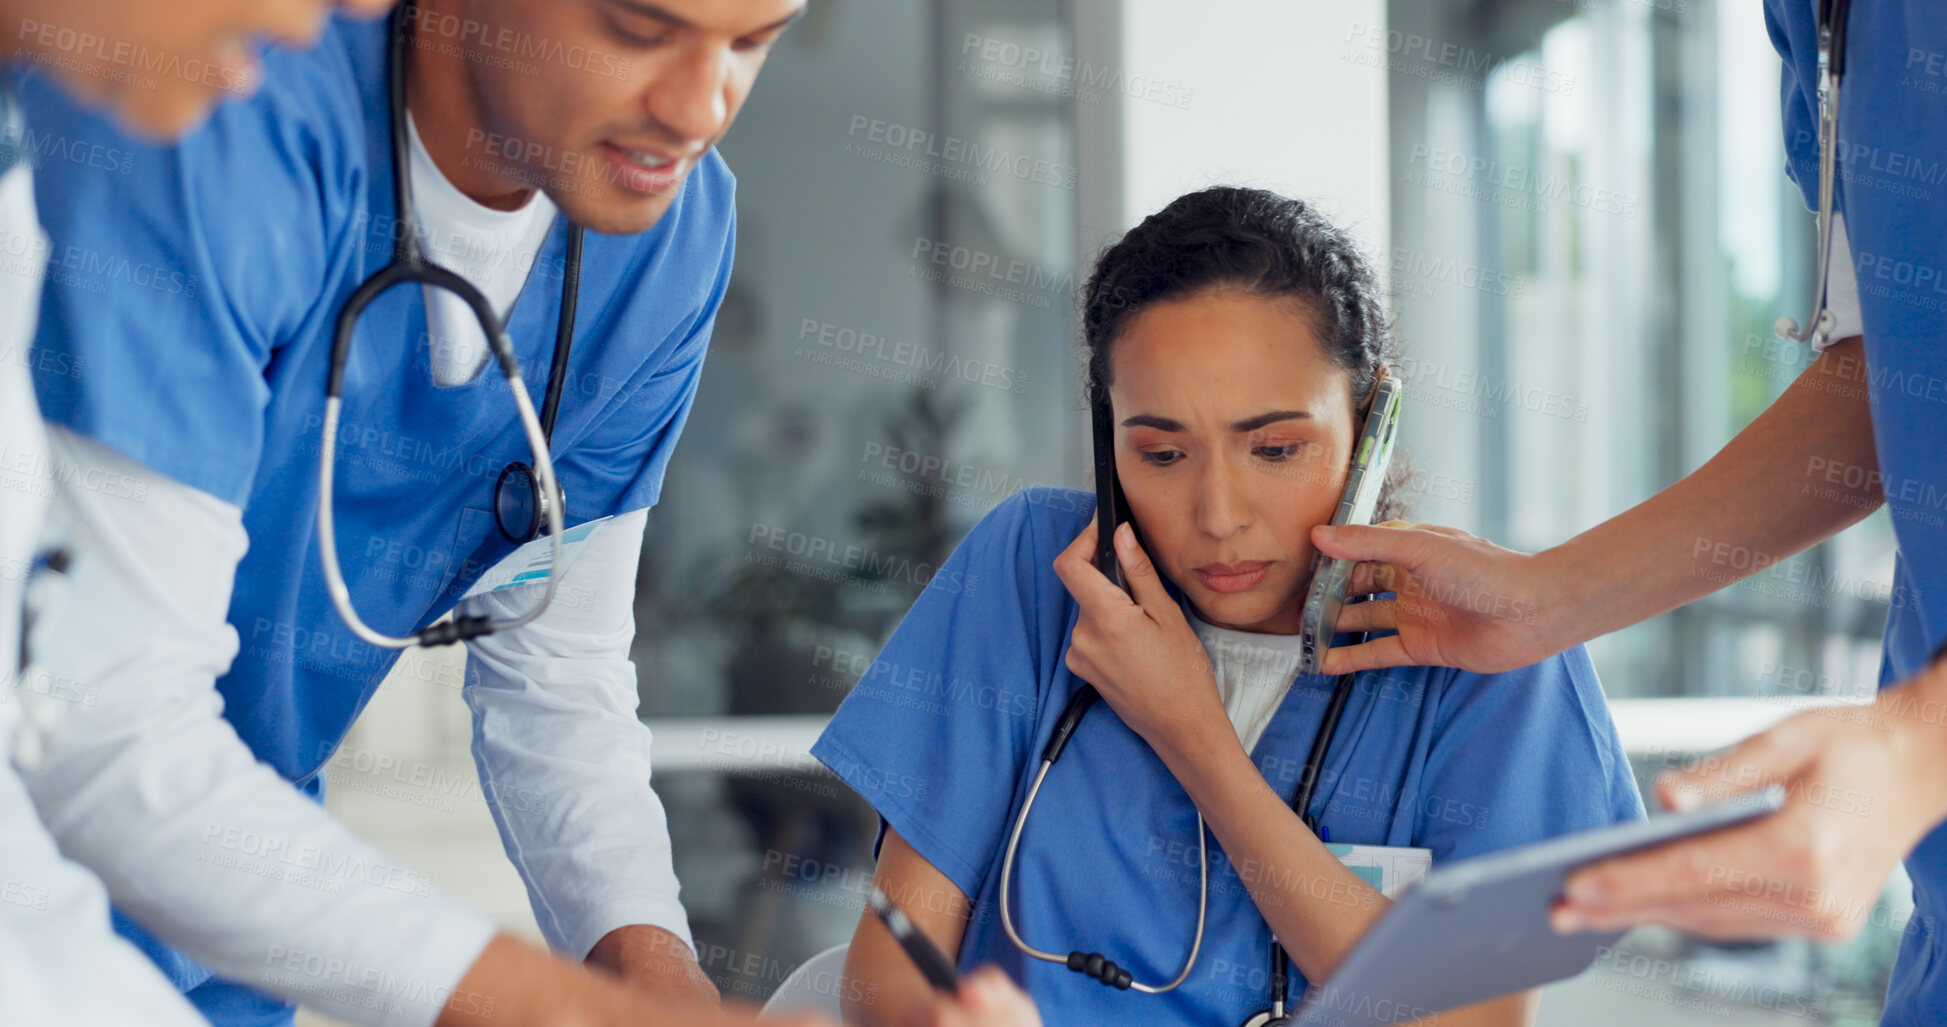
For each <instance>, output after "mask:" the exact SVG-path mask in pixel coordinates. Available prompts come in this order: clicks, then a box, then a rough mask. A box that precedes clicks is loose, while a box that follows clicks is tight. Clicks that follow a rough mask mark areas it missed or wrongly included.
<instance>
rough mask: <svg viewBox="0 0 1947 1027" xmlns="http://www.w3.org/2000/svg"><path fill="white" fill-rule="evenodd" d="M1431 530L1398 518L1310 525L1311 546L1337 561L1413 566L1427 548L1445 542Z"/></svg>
mask: <svg viewBox="0 0 1947 1027" xmlns="http://www.w3.org/2000/svg"><path fill="white" fill-rule="evenodd" d="M1448 541H1450V540H1449V539H1443V538H1441V537H1439V536H1438V535H1436V534H1435V533H1434V532H1430V531H1426V530H1424V529H1422V528H1421V527H1420V526H1418V525H1409V524H1406V523H1404V522H1401V521H1393V522H1389V523H1388V524H1386V525H1374V524H1340V525H1333V524H1319V525H1314V526H1313V527H1312V545H1314V546H1316V547H1317V548H1318V550H1319V551H1320V552H1322V553H1324V554H1325V555H1326V556H1329V557H1332V558H1334V559H1338V560H1358V561H1360V562H1367V561H1372V562H1377V563H1390V564H1397V565H1399V566H1401V567H1406V568H1409V569H1410V568H1414V567H1418V566H1419V565H1420V564H1421V563H1423V562H1425V560H1426V557H1427V554H1428V553H1429V551H1430V550H1429V547H1431V546H1435V545H1439V544H1440V543H1442V542H1448Z"/></svg>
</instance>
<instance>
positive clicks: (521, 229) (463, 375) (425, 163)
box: [406, 116, 557, 386]
mask: <svg viewBox="0 0 1947 1027" xmlns="http://www.w3.org/2000/svg"><path fill="white" fill-rule="evenodd" d="M406 124H407V127H408V131H409V133H410V134H411V136H412V199H413V220H414V222H415V223H416V224H417V226H418V229H419V243H420V245H421V246H422V247H424V249H425V253H426V259H428V260H430V261H432V262H433V263H435V264H438V265H439V266H440V267H443V268H446V269H447V270H448V271H452V272H454V273H456V274H458V275H459V276H460V277H461V278H464V279H466V280H467V281H469V282H471V283H473V286H474V287H475V288H477V289H479V290H480V291H481V292H482V293H484V294H485V295H486V297H487V302H488V303H489V304H491V305H492V306H493V308H494V312H495V313H498V314H499V315H500V316H501V319H502V320H503V321H504V320H506V318H507V314H508V312H509V311H511V310H513V308H514V301H515V300H517V299H519V298H520V294H521V288H522V286H524V285H526V284H527V275H528V272H529V271H531V270H533V268H534V260H535V256H536V255H537V254H539V253H540V252H541V244H542V243H544V242H546V241H547V238H548V230H549V229H550V228H552V227H553V226H554V216H555V214H556V213H557V210H556V208H555V205H554V201H552V200H550V199H548V198H547V196H546V195H545V194H543V193H542V192H541V191H540V190H538V189H537V190H535V192H534V195H533V197H532V198H530V199H529V200H528V201H527V204H526V205H525V206H523V207H521V208H520V209H519V210H495V209H493V208H492V207H485V206H481V205H480V204H478V203H476V202H474V201H473V199H472V198H471V197H469V196H467V195H466V194H465V193H463V192H461V191H460V190H459V189H458V188H457V187H455V186H454V185H453V183H452V182H450V181H448V180H447V178H446V175H445V174H444V173H443V172H441V171H440V170H439V165H437V164H435V163H433V155H432V154H431V153H428V152H427V150H426V144H425V143H423V142H421V141H420V138H419V129H418V128H417V127H416V126H414V125H413V124H412V119H411V118H410V116H408V118H407V119H406ZM426 331H427V334H428V335H429V336H431V338H432V367H433V382H434V383H435V384H437V385H442V386H453V385H464V384H466V383H467V382H470V381H472V380H473V379H474V378H475V377H477V376H479V374H480V369H481V368H483V367H485V366H486V364H487V337H486V335H485V334H483V333H482V332H481V331H480V322H479V320H478V319H477V318H475V317H474V316H473V311H472V310H471V309H470V308H468V307H467V305H466V304H465V303H462V302H461V301H460V298H459V297H457V296H455V295H453V294H452V293H450V292H447V291H446V290H444V289H433V288H428V289H427V290H426Z"/></svg>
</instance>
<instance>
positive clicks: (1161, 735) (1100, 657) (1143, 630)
mask: <svg viewBox="0 0 1947 1027" xmlns="http://www.w3.org/2000/svg"><path fill="white" fill-rule="evenodd" d="M1095 539H1096V528H1095V522H1094V521H1093V520H1090V521H1089V523H1088V527H1087V528H1086V529H1084V530H1083V532H1082V533H1081V534H1080V535H1079V536H1076V538H1075V541H1073V542H1071V543H1069V545H1068V548H1067V549H1064V550H1062V552H1061V555H1060V556H1057V557H1056V558H1055V573H1056V574H1057V575H1059V576H1060V577H1061V581H1062V584H1064V585H1066V586H1068V593H1069V594H1070V595H1072V596H1074V597H1075V602H1076V603H1077V604H1079V605H1080V606H1081V608H1082V610H1081V615H1080V616H1079V617H1078V618H1077V619H1076V621H1075V632H1074V634H1073V635H1072V636H1071V638H1070V640H1069V645H1068V669H1069V670H1071V671H1073V672H1075V675H1076V676H1077V677H1080V678H1081V679H1082V680H1084V681H1086V682H1088V683H1089V684H1091V685H1094V686H1095V689H1096V691H1098V692H1101V693H1102V698H1103V699H1106V700H1108V703H1109V705H1110V706H1112V707H1114V708H1115V712H1116V715H1117V716H1119V717H1121V718H1122V720H1123V722H1124V723H1126V724H1128V725H1129V727H1130V728H1131V729H1133V730H1134V731H1135V732H1136V733H1137V734H1139V735H1141V736H1142V737H1143V740H1144V741H1146V742H1148V743H1149V745H1150V748H1153V749H1155V750H1156V751H1157V752H1158V753H1159V754H1161V755H1163V756H1164V758H1165V760H1166V761H1167V760H1168V758H1169V757H1170V755H1171V754H1172V753H1173V752H1182V751H1186V750H1195V749H1196V748H1198V747H1199V746H1201V745H1205V744H1208V743H1207V742H1206V741H1205V740H1204V739H1205V738H1214V737H1217V736H1218V735H1217V734H1216V733H1217V732H1219V730H1220V733H1221V735H1223V736H1228V737H1229V738H1230V739H1231V740H1232V741H1233V742H1235V741H1236V738H1237V735H1236V733H1235V732H1234V731H1233V730H1232V729H1231V726H1230V718H1229V716H1228V715H1227V714H1225V713H1224V703H1223V699H1222V698H1220V697H1219V696H1218V694H1217V678H1216V674H1215V672H1214V671H1212V670H1211V668H1210V656H1209V654H1208V653H1206V652H1204V648H1203V642H1202V641H1200V640H1199V639H1198V638H1197V633H1196V631H1194V630H1193V629H1192V628H1191V627H1190V622H1189V620H1188V619H1187V618H1185V617H1184V616H1183V610H1182V609H1181V608H1180V607H1178V606H1177V604H1176V600H1174V599H1172V598H1170V595H1169V592H1168V591H1167V590H1165V589H1164V587H1163V579H1162V578H1161V577H1160V576H1159V575H1158V574H1157V572H1156V565H1155V564H1154V563H1152V562H1150V559H1149V556H1148V554H1146V553H1144V552H1143V549H1142V545H1141V544H1140V543H1138V542H1137V541H1136V533H1135V531H1134V530H1133V529H1132V528H1130V526H1129V525H1127V524H1124V525H1122V526H1121V527H1120V528H1118V529H1117V530H1116V537H1115V549H1116V557H1117V560H1118V562H1120V563H1121V565H1122V579H1123V580H1124V581H1126V582H1128V583H1129V592H1128V593H1124V592H1123V591H1122V590H1121V589H1119V588H1117V587H1116V586H1115V583H1114V582H1112V581H1110V580H1109V579H1108V578H1107V577H1106V576H1104V575H1103V574H1102V572H1101V571H1100V570H1097V569H1096V567H1095V561H1094V556H1095V548H1096V543H1095ZM1206 732H1209V733H1210V734H1205V733H1206Z"/></svg>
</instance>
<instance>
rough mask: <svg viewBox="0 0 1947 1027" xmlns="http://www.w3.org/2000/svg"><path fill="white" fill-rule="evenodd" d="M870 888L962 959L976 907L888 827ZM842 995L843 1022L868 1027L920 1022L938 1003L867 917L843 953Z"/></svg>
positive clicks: (897, 949)
mask: <svg viewBox="0 0 1947 1027" xmlns="http://www.w3.org/2000/svg"><path fill="white" fill-rule="evenodd" d="M872 884H873V886H874V887H876V888H878V889H879V890H880V891H882V892H885V893H886V896H887V897H888V898H890V899H892V901H893V902H895V903H897V904H898V905H899V907H900V908H901V909H903V910H905V911H906V915H907V917H908V918H910V919H911V920H912V922H913V923H914V925H915V926H917V927H918V928H919V929H920V930H921V931H922V932H923V933H924V934H925V935H926V937H927V938H928V939H930V940H931V941H932V942H933V944H934V946H936V947H937V948H938V949H939V950H940V951H941V952H942V953H945V954H946V956H947V958H948V959H953V958H955V957H956V956H958V954H959V952H960V945H961V942H962V941H963V940H964V939H965V938H966V932H967V921H968V919H969V917H970V916H971V914H972V910H973V904H972V903H971V902H970V901H968V899H967V896H966V895H965V894H964V893H962V892H961V891H960V889H959V888H958V887H956V886H955V885H954V883H953V881H952V880H951V879H950V878H948V877H947V876H946V875H945V874H943V873H941V872H940V870H939V869H938V868H937V867H935V866H933V864H931V863H929V862H927V860H926V858H925V857H924V856H921V855H920V854H919V853H918V852H917V851H916V850H914V849H913V847H912V845H911V844H909V843H908V842H907V841H906V840H905V839H904V838H901V837H900V836H899V833H898V832H897V831H894V830H892V829H891V828H890V827H888V828H887V829H886V835H885V839H884V841H883V842H881V844H880V846H879V865H878V867H877V868H876V869H875V870H874V872H873V875H872ZM839 988H840V990H839V1004H840V1005H841V1006H842V1007H843V1009H844V1011H845V1018H846V1022H847V1023H856V1024H861V1025H863V1027H896V1025H899V1024H907V1023H914V1022H919V1020H920V1018H921V1016H922V1014H924V1013H925V1012H926V1011H927V1010H929V1009H931V1008H932V1007H933V1006H935V1005H937V1004H938V1003H939V1002H940V1001H941V996H940V995H939V993H937V992H935V991H934V990H933V988H932V986H931V985H929V984H928V983H927V981H926V979H925V978H924V977H922V976H920V973H919V970H918V969H917V968H915V967H914V966H913V961H912V959H911V958H909V957H908V956H907V955H906V953H905V951H904V950H902V949H901V948H900V947H899V942H898V941H897V940H896V939H894V938H893V936H892V932H891V931H888V930H886V926H885V925H884V924H882V923H880V922H879V918H878V917H876V916H874V915H873V914H872V912H871V911H870V910H867V911H866V912H864V913H863V914H861V915H860V917H859V926H858V930H857V931H855V932H854V933H853V935H852V944H851V947H850V948H848V949H847V950H846V953H845V974H844V980H841V981H840V982H839Z"/></svg>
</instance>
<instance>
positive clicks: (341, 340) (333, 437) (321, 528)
mask: <svg viewBox="0 0 1947 1027" xmlns="http://www.w3.org/2000/svg"><path fill="white" fill-rule="evenodd" d="M411 7H412V5H411V4H410V3H407V4H404V5H402V6H401V7H400V8H399V9H398V10H397V11H395V12H394V13H393V16H392V24H391V62H390V66H389V67H388V69H387V73H386V85H387V91H388V94H389V106H390V111H389V113H390V119H391V126H390V127H391V137H392V199H393V207H394V209H395V212H396V213H397V225H396V227H395V231H394V235H393V240H392V262H391V263H389V264H387V265H386V266H385V267H383V268H380V269H379V271H378V273H376V274H374V275H372V276H371V277H370V278H367V279H366V280H365V281H364V283H362V284H361V285H359V287H358V289H357V290H356V291H354V292H353V293H352V295H351V298H350V299H348V300H346V301H345V305H344V307H343V308H342V309H340V310H339V312H338V320H337V324H336V327H335V330H334V334H333V336H332V342H331V365H330V367H331V370H330V374H329V377H328V378H327V380H326V383H325V411H324V435H323V438H322V440H321V442H320V444H319V453H320V457H319V467H318V540H319V544H320V545H319V548H320V550H321V555H322V557H323V560H324V573H325V588H326V590H327V591H329V592H330V593H331V602H332V605H334V606H336V607H337V608H338V615H339V616H341V617H343V618H344V619H345V623H346V624H347V625H348V626H349V627H350V628H351V629H352V631H353V633H354V634H356V635H358V637H359V638H361V639H364V640H365V641H366V642H369V643H371V644H372V645H375V646H380V647H382V648H386V649H409V648H411V647H413V646H415V645H423V646H435V645H450V644H452V643H454V642H461V641H465V640H467V639H469V638H478V637H480V636H482V635H489V634H492V633H493V632H496V631H504V630H506V629H508V628H517V627H520V626H521V625H523V624H526V623H528V622H529V621H532V620H533V619H534V618H536V617H539V616H540V615H541V613H542V611H544V610H546V609H547V608H548V604H549V603H551V602H553V601H554V592H555V586H556V583H557V580H556V579H557V578H558V577H559V575H560V570H561V531H562V527H563V525H562V518H563V516H564V515H565V510H564V508H565V506H566V497H565V496H563V495H562V492H561V485H560V482H559V481H558V480H557V479H556V478H555V473H554V461H553V459H552V457H551V456H550V455H549V447H550V446H551V445H552V443H553V440H554V422H555V417H556V415H558V414H559V413H560V411H561V387H562V384H563V382H564V381H565V380H566V378H567V373H568V353H569V349H570V346H571V345H572V343H573V340H574V331H575V302H576V298H577V296H578V295H579V291H580V286H581V249H582V228H581V226H580V225H576V224H573V223H572V222H571V223H570V224H569V226H568V245H567V248H568V253H567V258H568V259H567V267H566V272H565V274H564V275H563V276H562V280H561V320H560V322H559V323H558V324H557V326H556V327H555V334H554V359H553V363H552V364H551V365H550V366H549V368H548V377H547V379H546V382H545V388H546V392H547V395H546V397H545V399H543V401H542V407H541V415H540V416H539V417H538V418H537V417H536V416H535V414H534V403H533V401H532V400H531V399H529V398H528V395H527V386H526V384H525V383H524V382H523V381H522V378H521V370H520V364H519V363H518V362H517V361H516V360H515V357H514V344H513V341H512V340H510V339H509V338H508V337H507V329H506V326H505V325H503V324H501V321H500V316H499V315H498V314H496V313H494V309H493V305H492V304H491V303H489V302H488V300H487V297H486V296H485V295H483V294H482V293H481V292H480V290H479V289H477V288H475V287H474V286H473V283H471V282H469V281H467V280H466V279H464V278H462V277H460V276H459V275H457V274H454V273H453V272H451V271H448V270H446V269H445V268H443V267H440V266H439V265H437V264H432V263H428V262H427V260H426V258H425V255H424V254H422V253H421V252H420V250H419V236H418V232H417V226H416V225H415V223H414V218H413V205H412V165H411V161H410V157H409V150H408V147H407V144H406V73H405V64H406V45H407V42H408V39H409V38H410V34H411V30H410V27H409V24H408V20H407V12H408V11H409V10H410V9H411ZM413 284H417V285H420V286H424V287H429V288H434V289H444V290H445V291H447V292H450V293H452V294H453V295H455V296H458V297H459V298H460V299H461V300H462V301H463V302H465V303H466V305H467V306H468V308H470V309H471V310H472V311H473V316H474V317H475V318H476V319H477V320H478V321H479V322H480V330H481V331H482V332H483V333H484V334H485V335H486V337H487V344H488V345H489V346H490V347H491V348H492V350H493V354H494V357H495V359H496V360H498V361H499V363H500V370H501V373H502V374H504V375H506V377H507V385H508V391H510V392H512V393H513V396H514V406H515V409H516V410H517V411H518V412H519V414H520V420H521V428H522V431H523V433H524V434H525V435H526V436H527V445H528V448H529V450H530V451H531V452H532V454H533V459H534V462H533V464H531V465H530V464H527V463H523V462H521V461H515V462H513V463H510V464H508V465H507V466H506V468H505V469H503V470H502V471H501V472H500V477H499V479H497V480H496V481H495V482H494V521H495V522H496V523H497V524H498V525H499V527H500V531H501V534H502V535H504V536H506V537H507V539H508V541H510V542H513V543H515V544H520V543H524V542H528V541H530V540H532V539H535V538H538V537H539V536H540V535H541V534H542V533H543V532H545V533H546V534H547V535H549V536H550V537H551V538H552V540H553V545H552V548H553V563H552V565H551V568H550V572H549V574H548V577H547V581H546V591H545V592H544V593H543V594H542V596H541V600H540V602H538V603H536V604H535V605H534V607H533V609H531V610H529V611H527V612H526V613H524V614H521V615H520V616H518V617H514V618H511V619H506V620H497V619H495V618H492V617H484V616H477V617H454V618H453V619H452V620H450V621H442V622H440V623H438V624H434V625H432V626H430V627H427V628H425V629H423V630H421V631H419V632H416V633H414V634H411V635H405V636H398V637H395V636H392V635H386V634H382V633H380V632H378V631H374V630H373V629H372V628H370V627H368V626H367V625H366V624H365V622H364V621H363V620H361V619H360V618H359V616H358V611H357V610H355V609H353V607H352V600H351V590H350V588H348V587H347V586H346V584H345V576H344V573H343V572H342V571H341V569H340V568H339V566H338V541H337V532H336V530H335V528H334V526H333V523H332V514H331V497H332V471H333V467H332V465H333V462H334V457H335V454H336V451H337V442H338V417H339V408H340V407H341V405H342V400H343V396H344V386H345V363H346V360H347V359H348V358H349V356H350V354H351V345H352V335H353V333H354V332H355V331H356V330H357V328H358V319H359V317H361V316H362V315H363V314H364V313H365V311H366V308H368V307H370V306H371V305H372V303H373V301H374V300H376V299H378V297H379V295H380V294H381V293H383V292H385V291H386V290H388V289H391V288H393V287H394V286H399V285H413Z"/></svg>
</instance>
